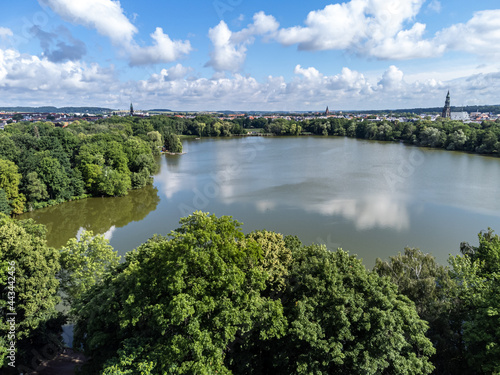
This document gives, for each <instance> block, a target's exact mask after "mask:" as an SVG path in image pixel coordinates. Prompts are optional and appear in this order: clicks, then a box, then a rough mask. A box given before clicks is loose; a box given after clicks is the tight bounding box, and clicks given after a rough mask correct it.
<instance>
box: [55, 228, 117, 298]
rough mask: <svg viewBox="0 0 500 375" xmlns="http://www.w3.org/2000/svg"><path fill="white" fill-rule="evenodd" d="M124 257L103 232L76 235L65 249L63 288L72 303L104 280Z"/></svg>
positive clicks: (61, 277) (63, 251)
mask: <svg viewBox="0 0 500 375" xmlns="http://www.w3.org/2000/svg"><path fill="white" fill-rule="evenodd" d="M119 261H120V256H119V255H117V253H116V251H114V250H113V248H112V247H111V246H110V245H109V240H107V239H105V238H104V237H103V236H102V235H97V236H94V234H93V233H92V231H83V233H81V235H80V239H78V240H77V239H76V238H72V239H70V240H69V241H68V243H67V244H66V246H64V247H63V248H62V249H61V260H60V263H61V270H60V271H59V274H58V277H59V279H60V280H61V291H62V292H63V294H64V299H65V300H66V301H67V302H68V303H69V304H70V305H71V304H72V303H73V302H74V301H76V300H77V299H79V298H81V296H82V295H83V294H84V293H86V292H87V291H88V290H90V289H91V288H92V287H93V286H94V285H95V284H98V283H100V282H101V281H102V280H103V278H104V275H105V273H106V272H108V271H110V270H111V269H112V268H113V267H116V266H117V265H118V263H119Z"/></svg>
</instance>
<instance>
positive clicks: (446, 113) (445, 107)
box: [441, 90, 451, 118]
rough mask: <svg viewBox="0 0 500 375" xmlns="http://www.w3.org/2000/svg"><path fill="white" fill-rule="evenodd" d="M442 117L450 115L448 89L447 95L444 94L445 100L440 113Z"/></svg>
mask: <svg viewBox="0 0 500 375" xmlns="http://www.w3.org/2000/svg"><path fill="white" fill-rule="evenodd" d="M441 117H443V118H450V117H451V107H450V90H448V95H446V101H445V103H444V108H443V113H442V114H441Z"/></svg>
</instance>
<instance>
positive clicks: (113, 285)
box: [75, 212, 285, 374]
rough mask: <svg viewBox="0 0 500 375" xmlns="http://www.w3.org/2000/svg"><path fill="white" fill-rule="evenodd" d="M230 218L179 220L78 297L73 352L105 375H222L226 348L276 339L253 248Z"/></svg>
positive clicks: (279, 325)
mask: <svg viewBox="0 0 500 375" xmlns="http://www.w3.org/2000/svg"><path fill="white" fill-rule="evenodd" d="M239 226H240V224H239V223H238V222H236V221H234V220H232V219H231V218H230V217H225V216H224V217H221V218H216V217H215V216H209V215H208V214H204V213H201V212H195V213H194V214H193V215H192V216H189V217H187V218H184V219H181V227H180V228H179V229H178V230H176V231H175V232H172V233H171V234H170V236H169V237H170V238H164V237H158V236H156V237H153V238H152V239H150V240H149V241H148V242H147V243H145V244H144V245H142V246H140V247H139V248H138V249H137V250H136V251H134V252H133V253H132V254H129V255H128V256H127V259H126V262H125V263H124V264H122V265H120V266H119V267H118V269H117V270H116V271H115V272H113V273H111V274H110V275H108V276H107V277H106V279H105V282H103V283H101V284H97V285H96V287H94V288H92V289H91V290H90V291H89V293H87V294H85V295H84V297H83V298H82V300H81V303H80V304H79V306H78V307H77V310H76V313H77V316H78V321H77V323H76V326H75V344H76V345H77V346H79V345H83V348H84V350H85V352H86V353H87V354H88V355H89V356H90V358H91V360H90V362H89V368H88V371H89V372H90V373H96V372H99V371H100V370H103V373H104V374H126V373H134V374H135V373H143V374H163V373H176V374H184V373H189V374H192V373H222V374H228V373H229V370H228V368H227V365H226V363H225V359H226V356H228V355H229V354H230V352H231V350H232V347H233V345H234V342H235V340H237V339H240V340H241V339H243V338H244V337H245V335H246V334H248V332H250V331H251V330H253V329H258V331H259V332H260V336H261V337H262V338H266V337H275V336H278V335H279V334H280V333H282V332H283V329H284V322H285V320H284V318H283V316H282V309H281V304H280V303H279V301H273V300H271V299H269V298H265V297H262V296H261V295H260V292H261V291H262V290H264V288H265V281H266V279H267V274H266V272H264V271H263V270H262V268H261V267H256V266H257V265H258V264H260V259H261V256H262V255H261V254H262V253H261V249H260V247H259V245H258V244H257V243H256V242H255V241H253V240H249V239H245V236H244V234H243V233H242V231H241V229H239Z"/></svg>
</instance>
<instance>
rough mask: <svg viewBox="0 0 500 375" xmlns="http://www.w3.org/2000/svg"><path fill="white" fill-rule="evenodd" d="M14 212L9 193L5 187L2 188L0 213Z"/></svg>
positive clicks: (0, 191)
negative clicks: (8, 196)
mask: <svg viewBox="0 0 500 375" xmlns="http://www.w3.org/2000/svg"><path fill="white" fill-rule="evenodd" d="M11 212H12V207H11V206H10V204H9V200H8V198H7V194H6V193H5V190H4V189H0V213H3V214H5V215H10V213H11Z"/></svg>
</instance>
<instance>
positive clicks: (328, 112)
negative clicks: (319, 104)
mask: <svg viewBox="0 0 500 375" xmlns="http://www.w3.org/2000/svg"><path fill="white" fill-rule="evenodd" d="M329 114H330V110H329V109H328V106H326V111H325V115H326V116H328V115H329Z"/></svg>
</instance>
